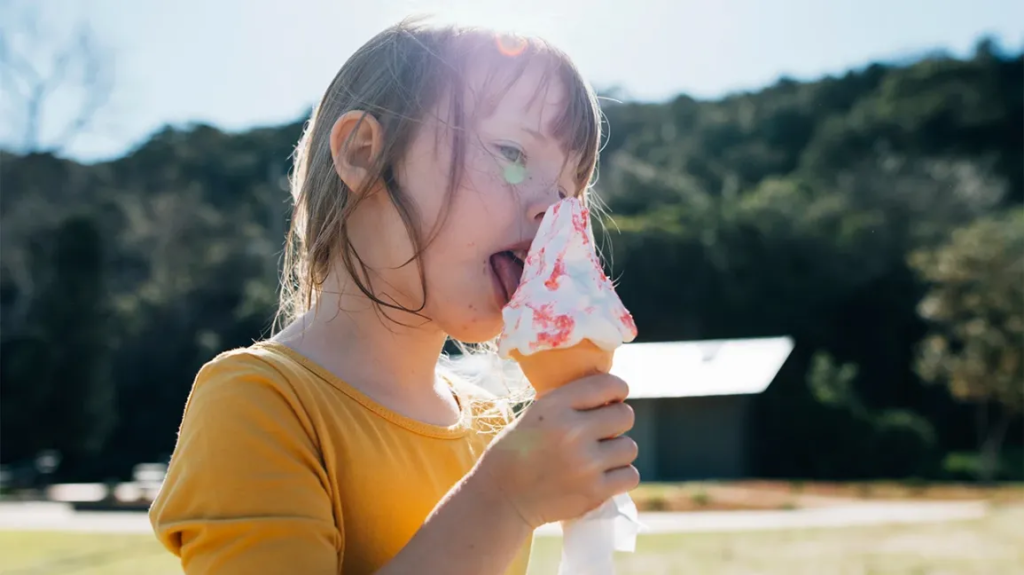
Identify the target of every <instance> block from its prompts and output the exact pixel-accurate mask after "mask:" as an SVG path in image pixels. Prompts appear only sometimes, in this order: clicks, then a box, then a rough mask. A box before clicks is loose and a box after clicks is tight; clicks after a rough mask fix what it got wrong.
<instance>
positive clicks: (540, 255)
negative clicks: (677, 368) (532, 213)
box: [498, 198, 636, 357]
mask: <svg viewBox="0 0 1024 575" xmlns="http://www.w3.org/2000/svg"><path fill="white" fill-rule="evenodd" d="M502 318H503V319H504V322H505V328H504V330H503V331H502V334H501V337H500V339H499V340H498V353H499V354H500V355H501V356H502V357H508V356H509V354H510V353H511V352H512V350H518V351H519V353H520V354H522V355H530V354H532V353H536V352H538V351H542V350H547V349H557V348H568V347H572V346H574V345H576V344H578V343H579V342H580V341H582V340H584V339H589V340H590V341H592V342H593V343H594V344H595V345H597V346H599V347H601V348H603V349H607V350H609V351H612V350H614V349H615V348H617V347H618V346H620V345H622V344H623V343H625V342H629V341H632V340H633V338H635V337H636V325H635V324H634V323H633V317H632V316H631V315H630V313H629V311H628V310H626V308H625V306H623V305H622V301H621V300H619V296H618V294H616V293H615V288H614V287H613V286H612V282H611V281H610V280H609V279H608V277H607V276H605V274H604V271H603V269H602V268H601V263H600V260H599V259H598V257H597V250H596V248H595V246H594V235H593V232H592V230H591V229H590V214H589V212H588V210H587V209H586V208H585V207H584V206H583V203H582V202H581V201H580V200H579V199H577V198H566V199H564V200H562V201H560V202H558V203H557V204H555V205H553V206H551V207H550V208H549V209H548V211H547V213H546V214H544V219H543V220H542V221H541V224H540V230H539V231H538V232H537V236H536V237H535V238H534V240H533V244H532V245H531V246H530V252H529V254H528V255H527V257H526V261H525V262H524V268H523V277H522V280H521V282H520V284H519V288H518V289H517V290H516V292H515V294H514V295H513V296H512V299H511V301H509V303H508V305H506V306H505V309H504V310H502Z"/></svg>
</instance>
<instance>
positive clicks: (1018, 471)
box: [942, 449, 1024, 481]
mask: <svg viewBox="0 0 1024 575" xmlns="http://www.w3.org/2000/svg"><path fill="white" fill-rule="evenodd" d="M980 469H981V456H980V455H979V454H978V453H977V452H975V451H956V452H953V453H948V454H946V457H944V458H943V460H942V478H943V479H945V480H947V481H976V480H977V479H978V477H979V471H980ZM994 479H995V480H996V481H1024V450H1022V449H1004V450H1003V453H1002V454H1000V457H999V464H998V467H997V469H996V473H995V477H994Z"/></svg>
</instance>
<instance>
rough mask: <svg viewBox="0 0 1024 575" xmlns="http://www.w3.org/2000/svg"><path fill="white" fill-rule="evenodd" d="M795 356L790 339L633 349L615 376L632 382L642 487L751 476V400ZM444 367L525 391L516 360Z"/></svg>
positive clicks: (619, 359)
mask: <svg viewBox="0 0 1024 575" xmlns="http://www.w3.org/2000/svg"><path fill="white" fill-rule="evenodd" d="M792 350H793V341H792V339H790V338H788V337H773V338H758V339H735V340H707V341H693V342H665V343H630V344H626V345H623V346H622V347H620V348H619V349H618V350H617V351H616V352H615V363H614V365H613V366H612V373H613V374H615V375H617V376H619V377H621V378H622V379H624V380H626V381H627V382H629V385H630V396H629V399H628V400H627V402H628V403H629V404H630V405H632V406H633V410H634V411H635V413H636V422H635V424H634V426H633V430H632V431H631V432H630V433H629V435H630V436H631V437H633V439H634V440H635V441H636V442H637V444H638V445H639V447H640V454H639V457H638V459H637V462H636V466H637V469H639V470H640V476H641V477H642V478H643V480H644V481H681V480H697V479H730V478H739V477H748V476H749V475H750V463H749V462H750V456H749V452H748V450H747V430H748V423H749V420H750V407H751V403H752V400H753V399H754V397H755V396H756V395H757V394H759V393H762V392H763V391H764V390H765V389H767V388H768V386H769V385H770V384H771V382H772V380H774V379H775V376H776V374H778V372H779V369H781V368H782V365H783V364H784V363H785V362H786V359H787V358H788V357H789V354H790V353H791V352H792ZM446 368H447V369H449V370H451V371H453V372H454V373H455V374H457V375H458V376H459V377H460V378H462V379H464V380H466V381H470V382H472V383H474V384H475V385H477V386H479V387H481V388H483V389H487V390H489V391H491V392H493V393H495V394H497V395H503V394H507V393H508V391H509V390H510V389H515V388H517V387H519V386H521V385H525V383H524V382H523V379H522V377H523V376H522V371H520V370H519V368H518V366H517V365H516V363H515V362H514V361H511V360H509V361H501V360H498V359H497V358H495V357H493V356H486V355H483V356H458V357H455V358H452V359H451V361H450V362H446Z"/></svg>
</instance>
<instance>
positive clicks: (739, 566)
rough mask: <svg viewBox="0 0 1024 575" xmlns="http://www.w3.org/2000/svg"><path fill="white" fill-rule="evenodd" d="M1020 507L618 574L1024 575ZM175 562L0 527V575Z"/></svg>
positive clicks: (650, 553) (80, 537) (718, 553)
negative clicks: (976, 517)
mask: <svg viewBox="0 0 1024 575" xmlns="http://www.w3.org/2000/svg"><path fill="white" fill-rule="evenodd" d="M1022 525H1024V507H1022V506H1017V505H1013V506H1004V507H999V508H997V509H995V510H994V511H993V513H992V515H990V516H989V517H987V518H985V519H982V520H977V521H962V522H951V523H941V524H931V525H902V526H885V527H858V528H843V529H816V530H799V531H778V532H757V533H714V534H684V535H648V536H641V538H640V540H639V542H638V548H637V552H636V553H635V554H632V555H630V554H622V555H621V556H620V557H619V559H618V564H619V573H620V574H637V575H638V574H645V575H668V574H676V573H678V574H683V573H685V574H691V573H701V574H702V575H703V574H729V575H733V574H736V575H739V574H744V575H745V574H755V573H756V574H761V575H783V574H785V575H799V574H805V573H806V574H808V575H811V574H813V575H831V574H836V575H840V574H842V575H845V574H850V575H853V574H857V575H866V574H889V573H900V574H904V573H905V574H913V575H925V574H934V575H938V574H971V575H975V574H976V575H982V574H984V575H994V574H1000V575H1001V574H1010V573H1024V529H1021V526H1022ZM559 545H560V540H559V539H557V538H550V537H539V538H537V541H536V546H535V549H536V550H535V554H534V560H533V564H532V566H531V570H530V573H531V574H536V575H547V574H553V573H555V572H556V571H557V562H558V557H559V552H560V550H559ZM180 572H181V571H180V569H179V567H178V564H177V562H176V561H175V559H174V558H173V557H171V556H170V555H168V554H166V553H165V552H164V551H163V549H162V548H161V547H159V545H158V544H157V543H156V542H155V541H154V540H153V539H152V538H151V537H149V536H145V535H117V536H112V535H98V534H97V535H94V534H76V533H48V532H4V531H0V573H3V574H4V575H29V574H32V575H50V574H54V575H55V574H58V573H59V574H68V575H101V574H103V575H128V574H131V575H137V574H141V573H145V574H147V575H164V574H168V575H169V574H172V573H180Z"/></svg>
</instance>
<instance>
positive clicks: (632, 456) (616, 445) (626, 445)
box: [598, 435, 638, 469]
mask: <svg viewBox="0 0 1024 575" xmlns="http://www.w3.org/2000/svg"><path fill="white" fill-rule="evenodd" d="M598 449H599V450H600V453H601V461H602V462H603V463H604V467H605V469H616V468H619V467H625V466H627V465H630V464H632V463H633V462H634V461H636V456H637V453H638V448H637V445H636V442H635V441H633V439H632V438H631V437H628V436H625V435H623V436H621V437H616V438H615V439H605V440H604V441H602V442H600V443H599V444H598Z"/></svg>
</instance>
